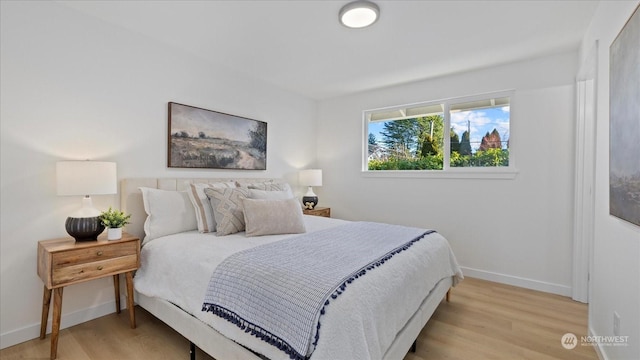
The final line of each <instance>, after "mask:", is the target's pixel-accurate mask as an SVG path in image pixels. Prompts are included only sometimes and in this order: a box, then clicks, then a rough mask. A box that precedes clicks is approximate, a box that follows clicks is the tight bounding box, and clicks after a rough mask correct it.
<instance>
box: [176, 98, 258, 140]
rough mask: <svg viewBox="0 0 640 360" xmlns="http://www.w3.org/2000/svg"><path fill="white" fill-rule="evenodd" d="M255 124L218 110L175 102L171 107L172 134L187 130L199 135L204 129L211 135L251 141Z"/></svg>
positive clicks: (193, 134)
mask: <svg viewBox="0 0 640 360" xmlns="http://www.w3.org/2000/svg"><path fill="white" fill-rule="evenodd" d="M255 126H256V123H255V121H247V119H244V118H240V117H236V116H233V115H228V114H223V113H219V112H216V111H211V110H205V109H200V108H196V107H191V106H187V105H182V104H175V103H174V104H172V107H171V133H172V134H175V133H176V132H180V131H186V132H187V133H189V135H191V136H197V135H198V133H199V132H200V131H202V132H204V133H205V134H206V135H207V136H209V137H218V138H225V139H229V140H235V141H241V142H249V141H250V140H251V138H250V136H249V130H254V129H255Z"/></svg>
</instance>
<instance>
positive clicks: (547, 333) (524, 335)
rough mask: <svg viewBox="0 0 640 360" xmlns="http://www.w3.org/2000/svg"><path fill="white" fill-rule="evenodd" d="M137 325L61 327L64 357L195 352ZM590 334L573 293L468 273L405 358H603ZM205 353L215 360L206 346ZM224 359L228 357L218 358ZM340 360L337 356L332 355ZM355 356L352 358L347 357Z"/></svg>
mask: <svg viewBox="0 0 640 360" xmlns="http://www.w3.org/2000/svg"><path fill="white" fill-rule="evenodd" d="M136 320H137V325H138V327H137V328H136V329H134V330H133V329H130V328H129V322H128V321H129V320H128V317H127V314H126V312H122V313H121V314H120V315H116V314H115V313H114V314H111V315H107V316H104V317H101V318H98V319H95V320H92V321H89V322H86V323H83V324H80V325H76V326H73V327H71V328H68V329H64V330H61V331H60V340H59V343H58V359H60V360H103V359H104V360H114V359H121V360H124V359H141V360H142V359H144V360H146V359H157V360H160V359H171V360H175V359H184V360H188V359H189V342H188V341H187V340H186V339H184V338H183V337H182V336H180V335H179V334H178V333H176V332H175V331H173V330H172V329H171V328H169V327H168V326H166V325H165V324H164V323H162V322H161V321H159V320H157V319H156V318H155V317H153V316H152V315H150V314H149V313H147V312H146V311H145V310H143V309H141V308H139V307H138V308H136ZM569 332H570V333H573V334H575V335H576V336H577V337H578V346H577V347H576V348H575V349H573V350H567V349H564V348H563V347H562V345H561V343H560V339H561V337H562V335H564V334H565V333H569ZM584 335H587V306H586V305H585V304H581V303H577V302H574V301H572V300H571V299H569V298H566V297H562V296H557V295H551V294H546V293H541V292H537V291H532V290H527V289H522V288H518V287H513V286H508V285H502V284H496V283H492V282H488V281H483V280H477V279H472V278H467V279H465V280H464V281H463V282H462V283H460V284H459V285H458V286H457V287H456V288H454V289H453V291H452V296H451V301H450V302H449V303H447V302H444V301H443V302H442V303H441V304H440V306H439V307H438V309H437V310H436V312H435V313H434V315H433V317H432V318H431V320H430V321H429V323H428V324H427V326H425V328H424V329H423V330H422V332H421V333H420V336H419V337H418V340H417V345H418V348H417V351H416V352H415V353H409V354H407V356H406V357H405V360H427V359H465V360H467V359H509V360H513V359H536V360H537V359H597V356H596V353H595V351H594V349H593V348H592V347H590V346H582V345H580V344H579V342H580V336H584ZM49 343H50V337H49V336H47V338H46V339H45V340H40V339H35V340H31V341H27V342H25V343H22V344H18V345H15V346H12V347H10V348H6V349H4V350H1V351H0V359H2V360H13V359H42V360H45V359H48V358H49ZM197 359H198V360H212V358H211V357H210V356H208V355H206V354H204V353H202V351H200V350H199V349H198V352H197ZM219 360H224V359H219ZM332 360H337V359H332ZM345 360H348V359H345Z"/></svg>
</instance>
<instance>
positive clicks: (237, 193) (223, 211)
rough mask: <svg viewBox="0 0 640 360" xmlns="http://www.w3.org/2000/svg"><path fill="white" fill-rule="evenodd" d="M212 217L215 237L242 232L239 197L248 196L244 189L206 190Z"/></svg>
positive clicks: (247, 190) (242, 224)
mask: <svg viewBox="0 0 640 360" xmlns="http://www.w3.org/2000/svg"><path fill="white" fill-rule="evenodd" d="M204 193H205V194H206V195H207V197H208V198H209V202H210V203H211V208H212V209H213V217H214V218H215V219H216V235H218V236H222V235H229V234H234V233H237V232H240V231H243V230H244V213H243V207H242V200H241V199H240V198H241V197H247V196H248V195H249V189H245V188H224V187H222V188H206V189H204Z"/></svg>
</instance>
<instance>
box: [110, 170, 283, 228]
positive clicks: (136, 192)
mask: <svg viewBox="0 0 640 360" xmlns="http://www.w3.org/2000/svg"><path fill="white" fill-rule="evenodd" d="M219 181H236V182H238V183H240V184H243V183H255V182H263V181H274V182H278V183H282V182H285V181H284V180H283V179H273V178H132V179H123V180H121V181H120V208H121V210H122V211H124V212H125V213H127V214H131V223H130V224H129V225H127V226H126V227H125V228H124V231H126V232H128V233H129V234H132V235H135V236H137V237H139V238H140V239H144V236H145V234H144V221H145V220H146V219H147V213H146V212H145V211H144V205H143V204H142V192H140V189H139V188H140V187H148V188H154V189H162V190H173V191H183V190H187V189H188V187H189V184H191V183H212V182H219Z"/></svg>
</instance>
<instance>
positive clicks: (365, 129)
mask: <svg viewBox="0 0 640 360" xmlns="http://www.w3.org/2000/svg"><path fill="white" fill-rule="evenodd" d="M504 97H508V98H509V107H510V111H509V142H510V143H513V142H512V140H514V137H513V134H514V133H515V132H514V131H513V128H514V126H513V125H514V121H513V119H514V112H513V109H514V104H515V90H503V91H496V92H490V93H483V94H477V95H470V96H463V97H455V98H447V99H441V100H433V101H424V102H419V103H413V104H405V105H398V106H390V107H384V108H377V109H370V110H365V111H363V112H362V133H363V142H362V175H363V176H364V177H372V178H378V177H380V178H390V177H397V178H467V179H514V178H515V177H516V175H517V174H518V169H517V168H516V167H515V158H516V156H515V155H516V154H515V153H514V151H513V148H512V147H511V146H509V165H508V166H496V167H492V166H491V167H489V166H487V167H450V166H449V159H450V149H451V144H450V129H451V119H450V117H451V115H450V111H449V110H450V108H451V104H458V103H465V102H472V101H480V100H488V99H494V98H504ZM434 105H441V107H442V113H443V118H444V134H443V138H444V144H443V145H444V146H443V148H444V149H443V151H444V154H443V156H444V159H443V168H442V170H369V120H368V119H369V118H370V117H371V115H372V114H376V113H381V112H393V111H400V112H403V111H404V110H405V109H407V108H419V107H429V106H434ZM516 114H517V112H516ZM389 120H391V119H389ZM516 141H517V140H516ZM516 147H517V146H516Z"/></svg>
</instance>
